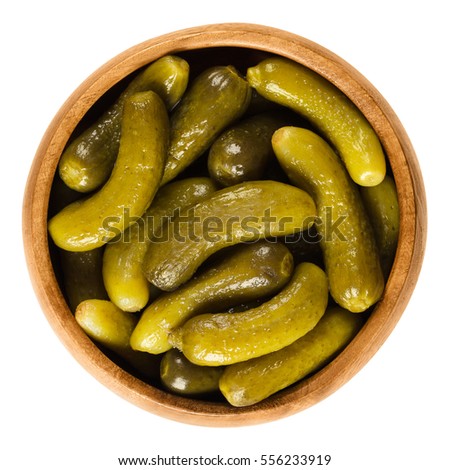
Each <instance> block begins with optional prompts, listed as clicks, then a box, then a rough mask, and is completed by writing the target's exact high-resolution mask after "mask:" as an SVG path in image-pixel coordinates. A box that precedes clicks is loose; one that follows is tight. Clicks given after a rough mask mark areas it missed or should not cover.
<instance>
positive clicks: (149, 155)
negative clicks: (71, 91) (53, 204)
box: [48, 91, 169, 251]
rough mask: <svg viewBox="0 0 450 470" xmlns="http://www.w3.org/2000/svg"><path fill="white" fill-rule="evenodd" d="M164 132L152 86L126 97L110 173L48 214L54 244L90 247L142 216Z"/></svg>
mask: <svg viewBox="0 0 450 470" xmlns="http://www.w3.org/2000/svg"><path fill="white" fill-rule="evenodd" d="M168 135H169V120H168V116H167V110H166V108H165V106H164V103H163V102H162V100H161V98H160V97H159V96H158V95H157V94H156V93H155V92H153V91H146V92H141V93H136V94H134V95H132V96H131V97H130V98H128V99H127V100H126V101H125V104H124V110H123V119H122V132H121V138H120V148H119V154H118V157H117V160H116V163H115V165H114V169H113V172H112V174H111V177H110V178H109V180H108V181H107V183H105V185H104V186H103V187H102V188H101V189H100V190H98V191H97V192H96V193H95V194H93V195H92V196H89V197H87V198H86V199H83V200H80V201H75V202H73V203H72V204H69V205H68V206H66V207H65V208H64V209H63V210H62V211H60V212H59V213H58V214H56V215H55V216H54V217H52V218H51V219H50V221H49V224H48V228H49V232H50V235H51V237H52V238H53V241H54V242H55V244H56V245H57V246H58V247H60V248H62V249H64V250H67V251H87V250H92V249H94V248H98V247H99V246H102V245H104V244H105V243H107V242H108V241H109V240H111V239H112V238H114V237H115V236H117V235H118V234H119V233H121V232H123V231H124V230H125V229H126V228H127V227H128V226H129V225H130V224H131V223H133V222H135V221H136V219H137V218H139V217H141V216H142V214H143V213H144V211H145V210H146V209H147V207H148V206H149V205H150V203H151V201H152V199H153V197H154V195H155V193H156V191H157V189H158V187H159V184H160V181H161V177H162V173H163V169H164V163H165V159H166V154H167V142H168Z"/></svg>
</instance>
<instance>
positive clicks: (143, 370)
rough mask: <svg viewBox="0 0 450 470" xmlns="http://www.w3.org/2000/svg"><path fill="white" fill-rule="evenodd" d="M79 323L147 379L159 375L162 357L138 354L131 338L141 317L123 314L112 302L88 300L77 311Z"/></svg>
mask: <svg viewBox="0 0 450 470" xmlns="http://www.w3.org/2000/svg"><path fill="white" fill-rule="evenodd" d="M75 320H76V321H77V323H78V324H79V325H80V326H81V328H82V329H83V330H84V331H85V333H86V334H87V335H88V336H89V337H90V338H91V339H93V340H94V341H96V342H97V343H99V344H101V345H102V346H104V347H106V348H107V349H109V350H110V351H113V352H114V353H116V354H117V355H118V356H119V357H120V358H122V359H123V360H125V361H126V362H127V363H128V364H129V365H130V366H131V367H132V368H133V369H134V370H136V371H137V372H138V373H139V374H140V375H142V376H143V377H145V378H147V379H148V378H150V379H154V378H156V377H158V376H159V358H157V357H156V356H152V355H151V354H145V353H141V352H139V351H134V350H133V349H131V346H130V335H131V332H132V331H133V329H134V327H135V326H136V322H137V317H136V316H135V315H134V314H132V313H128V312H123V311H122V310H120V309H119V308H118V307H116V306H115V305H114V304H113V303H112V302H110V301H109V300H99V299H88V300H84V301H83V302H81V303H80V304H79V305H78V307H77V309H76V311H75Z"/></svg>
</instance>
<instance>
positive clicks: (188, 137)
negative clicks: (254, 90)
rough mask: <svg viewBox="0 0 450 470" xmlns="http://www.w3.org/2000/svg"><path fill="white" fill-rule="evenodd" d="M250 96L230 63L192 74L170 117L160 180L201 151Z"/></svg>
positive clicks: (237, 115)
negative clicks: (167, 144) (166, 150)
mask: <svg viewBox="0 0 450 470" xmlns="http://www.w3.org/2000/svg"><path fill="white" fill-rule="evenodd" d="M250 98H251V91H250V87H249V86H248V83H247V81H246V80H245V78H243V77H241V76H240V75H239V73H238V72H237V70H236V69H235V68H234V67H233V66H226V67H225V66H217V67H212V68H209V69H207V70H205V71H204V72H203V73H201V74H200V75H199V76H198V77H196V78H195V79H194V80H193V82H192V85H191V86H190V87H189V88H188V90H187V91H186V93H185V94H184V96H183V98H182V99H181V101H180V103H179V104H178V106H177V107H176V108H175V110H174V112H173V113H172V116H171V119H170V127H171V137H170V144H169V150H168V157H167V163H166V167H165V170H164V176H163V179H162V183H161V184H165V183H167V182H169V181H170V180H172V179H173V178H175V176H177V175H178V174H179V173H181V171H183V170H184V169H185V168H186V167H188V166H189V165H190V164H191V163H192V162H193V161H194V160H196V159H197V158H198V157H199V156H200V155H201V154H202V153H203V152H205V151H206V150H207V149H208V147H209V146H210V145H211V143H212V142H213V141H214V140H215V139H216V137H217V136H218V135H219V134H220V133H221V132H222V130H223V129H225V127H227V126H229V125H230V124H231V123H232V122H234V121H235V120H237V119H238V118H240V117H241V116H242V114H243V113H244V112H245V110H246V109H247V107H248V105H249V103H250Z"/></svg>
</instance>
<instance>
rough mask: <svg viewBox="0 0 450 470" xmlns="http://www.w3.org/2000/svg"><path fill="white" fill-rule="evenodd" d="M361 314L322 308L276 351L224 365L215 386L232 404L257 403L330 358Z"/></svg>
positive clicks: (352, 331)
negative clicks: (312, 322)
mask: <svg viewBox="0 0 450 470" xmlns="http://www.w3.org/2000/svg"><path fill="white" fill-rule="evenodd" d="M363 322H364V318H363V316H362V315H355V314H352V313H351V312H348V311H347V310H345V309H343V308H341V307H333V308H330V309H328V310H327V311H326V313H325V315H324V316H323V317H322V318H321V320H320V321H319V323H318V324H317V325H316V326H315V327H314V328H313V329H312V330H311V331H310V332H309V333H307V334H306V335H305V336H303V337H302V338H300V339H298V340H297V341H295V342H294V343H292V344H291V345H289V346H286V347H285V348H283V349H280V350H279V351H276V352H273V353H270V354H267V355H265V356H262V357H258V358H255V359H250V360H249V361H246V362H242V363H239V364H233V365H230V366H227V367H226V368H225V371H224V372H223V374H222V376H221V378H220V381H219V387H220V391H221V392H222V394H223V395H224V396H225V398H226V399H227V401H228V402H229V403H230V404H232V405H233V406H249V405H253V404H255V403H258V402H260V401H262V400H264V399H265V398H267V397H269V396H271V395H273V394H274V393H276V392H278V391H279V390H282V389H284V388H286V387H288V386H289V385H292V384H294V383H295V382H297V381H299V380H301V379H303V378H304V377H306V376H308V375H309V374H311V373H313V372H316V371H317V370H318V369H320V368H321V367H323V366H324V365H326V364H327V363H328V362H330V361H331V360H332V359H333V358H334V357H335V356H336V355H337V354H338V353H339V352H340V351H342V349H343V348H344V347H345V346H347V345H348V343H350V341H351V340H352V339H353V338H354V337H355V336H356V334H357V333H358V331H359V330H360V328H361V326H362V325H363Z"/></svg>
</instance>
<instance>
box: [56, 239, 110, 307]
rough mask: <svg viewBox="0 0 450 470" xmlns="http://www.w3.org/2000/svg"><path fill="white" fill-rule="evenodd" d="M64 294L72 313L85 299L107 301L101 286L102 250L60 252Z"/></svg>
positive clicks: (103, 288) (103, 287) (106, 295)
mask: <svg viewBox="0 0 450 470" xmlns="http://www.w3.org/2000/svg"><path fill="white" fill-rule="evenodd" d="M59 253H60V260H61V267H62V272H63V284H64V292H65V294H66V297H67V302H68V304H69V307H70V309H71V310H72V312H75V309H76V308H77V306H78V305H79V304H80V303H81V302H82V301H83V300H87V299H103V300H107V299H108V294H107V293H106V290H105V286H104V284H103V276H102V263H103V248H96V249H95V250H90V251H82V252H73V251H65V250H60V251H59Z"/></svg>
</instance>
